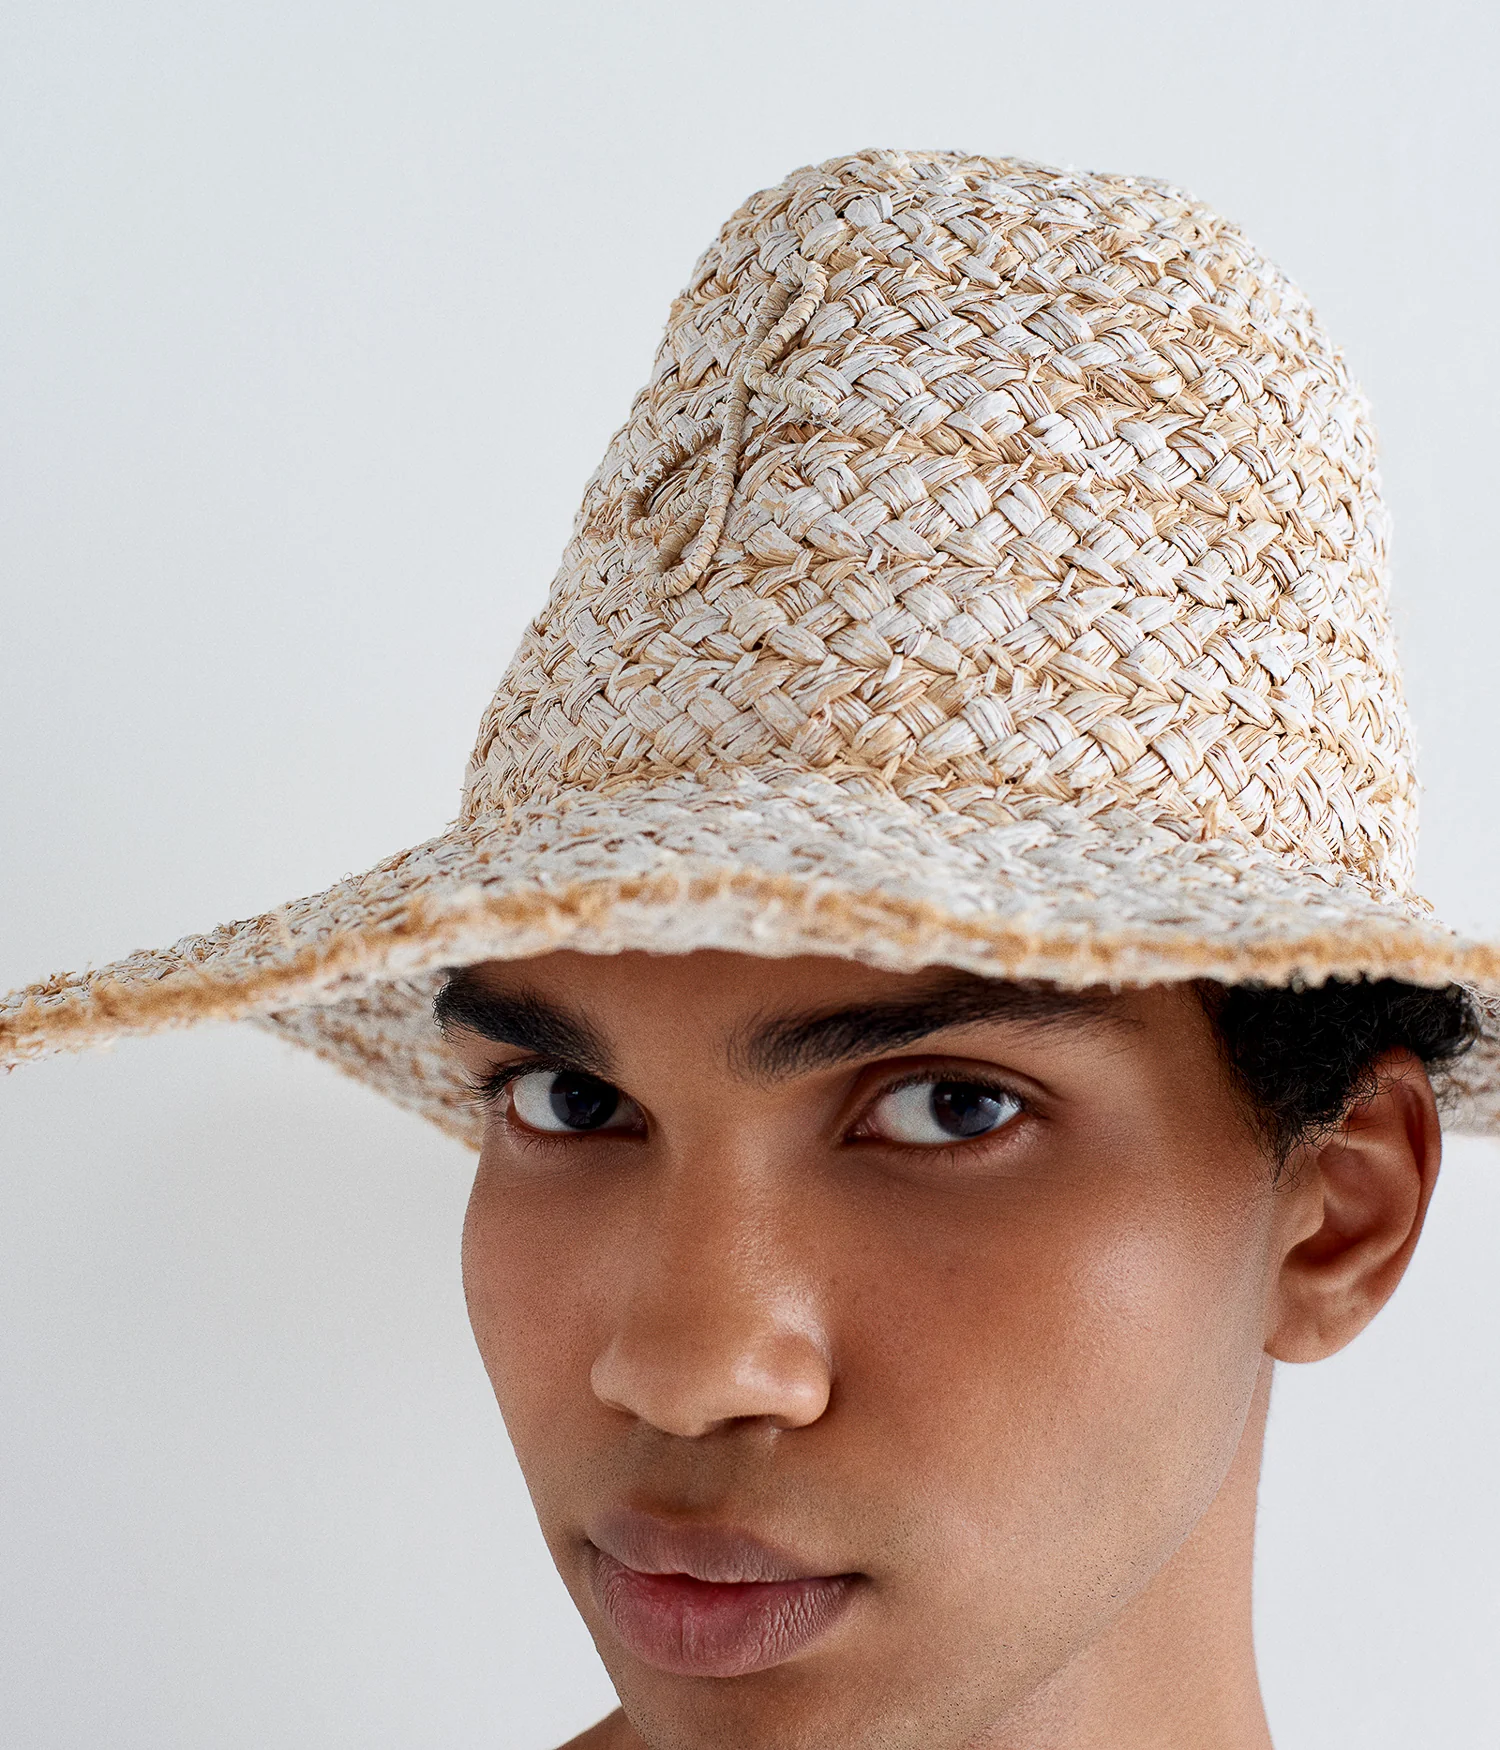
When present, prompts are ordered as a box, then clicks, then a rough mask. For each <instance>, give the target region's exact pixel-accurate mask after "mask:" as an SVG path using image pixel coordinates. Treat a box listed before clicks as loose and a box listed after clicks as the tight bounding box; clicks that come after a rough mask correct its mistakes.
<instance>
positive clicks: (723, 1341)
mask: <svg viewBox="0 0 1500 1750" xmlns="http://www.w3.org/2000/svg"><path fill="white" fill-rule="evenodd" d="M663 1213H664V1212H662V1211H660V1210H658V1211H657V1217H658V1219H657V1220H656V1221H655V1222H654V1223H653V1224H652V1227H653V1231H652V1233H651V1235H650V1237H649V1238H645V1236H643V1242H644V1243H642V1244H640V1245H639V1246H638V1247H637V1248H636V1255H635V1257H634V1259H633V1260H632V1268H631V1270H630V1271H629V1273H628V1275H627V1276H626V1278H625V1284H626V1285H625V1287H624V1291H623V1293H622V1296H621V1299H620V1302H619V1304H618V1305H617V1307H616V1309H615V1316H614V1320H613V1325H612V1329H611V1331H610V1335H609V1338H608V1341H607V1342H606V1344H605V1346H604V1347H603V1349H602V1350H601V1351H600V1353H599V1355H598V1357H597V1358H596V1360H595V1361H594V1364H593V1368H592V1371H591V1374H590V1382H591V1384H592V1386H593V1390H594V1395H595V1396H596V1397H597V1398H598V1399H599V1401H600V1402H601V1403H604V1404H607V1405H609V1407H610V1408H612V1409H616V1410H623V1411H624V1412H625V1413H626V1414H627V1415H630V1416H634V1417H636V1418H637V1419H638V1420H640V1421H642V1422H645V1423H648V1424H649V1425H650V1426H651V1427H653V1428H657V1429H659V1430H661V1431H662V1432H663V1433H666V1434H675V1435H680V1436H682V1437H684V1438H687V1439H693V1438H697V1437H699V1436H701V1435H704V1434H710V1433H712V1432H714V1431H715V1430H716V1429H719V1428H723V1427H725V1426H727V1425H728V1424H731V1423H743V1422H747V1421H751V1420H759V1421H764V1422H767V1423H770V1424H771V1425H773V1426H775V1427H777V1428H784V1429H790V1428H803V1427H806V1426H808V1425H809V1424H810V1423H813V1422H816V1421H817V1420H818V1419H819V1417H820V1416H822V1415H823V1413H824V1411H825V1410H826V1409H827V1408H828V1401H829V1395H830V1392H831V1389H832V1383H833V1381H832V1371H831V1367H830V1362H829V1358H828V1355H827V1352H826V1344H825V1342H824V1341H823V1338H822V1333H821V1332H820V1331H819V1329H818V1325H817V1320H816V1317H815V1315H814V1314H813V1312H812V1311H811V1296H810V1295H809V1294H807V1293H806V1292H799V1290H798V1288H797V1286H796V1285H795V1283H793V1282H789V1280H788V1277H789V1275H791V1274H792V1273H791V1272H790V1271H789V1269H788V1259H787V1258H786V1257H785V1256H784V1253H785V1250H786V1248H785V1247H784V1246H783V1245H782V1244H780V1243H779V1242H778V1241H777V1239H776V1237H775V1236H774V1235H773V1234H771V1233H770V1232H769V1231H768V1226H767V1223H766V1222H765V1221H764V1220H757V1219H756V1218H754V1217H753V1216H752V1217H749V1218H743V1217H742V1218H740V1219H735V1218H734V1217H733V1216H732V1215H730V1216H729V1217H728V1219H719V1220H716V1219H715V1218H714V1216H713V1214H712V1212H711V1211H709V1210H707V1209H706V1208H704V1207H702V1206H701V1205H699V1206H696V1207H693V1206H688V1207H683V1208H680V1209H677V1210H675V1211H673V1212H672V1213H671V1214H670V1215H669V1216H667V1218H666V1219H665V1220H663V1219H661V1217H662V1215H663Z"/></svg>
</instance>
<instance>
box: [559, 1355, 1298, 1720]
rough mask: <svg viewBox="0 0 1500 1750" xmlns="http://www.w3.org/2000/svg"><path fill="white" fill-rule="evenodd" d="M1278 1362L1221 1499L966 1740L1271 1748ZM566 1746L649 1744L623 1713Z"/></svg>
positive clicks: (1265, 1370) (1265, 1372)
mask: <svg viewBox="0 0 1500 1750" xmlns="http://www.w3.org/2000/svg"><path fill="white" fill-rule="evenodd" d="M1270 1401H1271V1363H1270V1362H1269V1361H1267V1362H1265V1363H1264V1364H1263V1366H1262V1369H1261V1377H1260V1382H1259V1384H1258V1386H1257V1388H1256V1393H1255V1399H1254V1402H1253V1404H1252V1405H1251V1409H1250V1414H1249V1416H1248V1417H1247V1418H1246V1422H1245V1431H1244V1434H1243V1435H1242V1436H1241V1438H1240V1444H1239V1449H1238V1451H1237V1452H1236V1454H1235V1458H1234V1462H1233V1464H1232V1465H1231V1466H1230V1469H1229V1474H1228V1476H1227V1477H1226V1478H1225V1479H1224V1483H1223V1486H1222V1487H1221V1488H1220V1490H1219V1492H1218V1494H1217V1495H1216V1496H1215V1497H1214V1501H1213V1504H1212V1505H1211V1506H1210V1507H1209V1509H1208V1511H1207V1512H1206V1513H1205V1514H1204V1516H1203V1517H1202V1519H1200V1520H1199V1521H1198V1524H1197V1526H1196V1527H1195V1528H1194V1530H1193V1532H1192V1534H1191V1536H1189V1538H1188V1539H1187V1541H1186V1542H1185V1543H1184V1544H1183V1545H1182V1547H1181V1548H1180V1549H1179V1550H1178V1551H1177V1553H1176V1554H1175V1555H1174V1556H1173V1557H1172V1559H1171V1560H1170V1561H1169V1562H1168V1563H1167V1564H1166V1566H1165V1567H1164V1568H1163V1569H1162V1570H1161V1572H1160V1573H1159V1574H1158V1575H1157V1576H1156V1578H1155V1579H1154V1580H1153V1581H1152V1582H1151V1584H1150V1585H1149V1586H1147V1587H1146V1589H1145V1590H1144V1591H1143V1592H1141V1593H1140V1594H1139V1595H1138V1596H1137V1597H1136V1598H1135V1599H1133V1600H1132V1601H1131V1603H1130V1604H1129V1605H1128V1606H1127V1607H1126V1608H1125V1610H1124V1611H1122V1612H1121V1614H1120V1615H1119V1616H1118V1617H1117V1618H1116V1619H1115V1621H1114V1622H1113V1623H1112V1624H1111V1625H1110V1627H1109V1628H1108V1629H1106V1630H1105V1631H1104V1633H1103V1634H1102V1635H1100V1636H1099V1637H1098V1638H1097V1639H1096V1640H1094V1641H1092V1642H1091V1643H1090V1644H1089V1645H1088V1646H1087V1647H1085V1648H1084V1650H1083V1651H1082V1652H1081V1653H1079V1654H1078V1655H1077V1656H1076V1657H1075V1658H1074V1659H1072V1660H1071V1661H1070V1662H1069V1663H1068V1664H1067V1665H1065V1666H1064V1667H1063V1668H1062V1670H1060V1671H1058V1672H1056V1673H1055V1674H1054V1675H1053V1676H1052V1677H1050V1678H1049V1679H1048V1680H1047V1682H1046V1683H1044V1684H1043V1685H1042V1686H1041V1688H1040V1689H1038V1690H1036V1691H1034V1692H1033V1693H1032V1694H1031V1695H1030V1696H1028V1697H1027V1699H1026V1700H1025V1701H1024V1702H1022V1703H1021V1705H1020V1706H1019V1707H1018V1708H1016V1709H1015V1710H1014V1711H1013V1712H1012V1713H1011V1714H1010V1715H1009V1716H1008V1717H1007V1718H1006V1719H1005V1720H1004V1721H1003V1722H1001V1723H1000V1724H999V1725H997V1726H996V1727H995V1728H994V1729H993V1730H991V1731H990V1732H988V1733H986V1734H985V1736H984V1737H983V1738H982V1739H980V1740H978V1741H976V1742H975V1743H973V1744H972V1745H971V1746H970V1747H969V1750H1272V1746H1271V1736H1270V1732H1269V1730H1268V1729H1267V1726H1266V1716H1265V1709H1264V1708H1263V1707H1262V1705H1261V1698H1260V1681H1259V1678H1258V1677H1257V1675H1256V1670H1255V1644H1254V1638H1253V1634H1252V1629H1251V1616H1250V1582H1251V1572H1252V1565H1253V1556H1254V1548H1255V1503H1256V1495H1257V1491H1258V1488H1259V1484H1260V1463H1261V1451H1262V1448H1263V1446H1264V1443H1265V1432H1266V1413H1267V1411H1268V1409H1269V1407H1270ZM564 1750H649V1747H648V1746H647V1745H646V1743H645V1740H644V1739H642V1738H641V1737H640V1736H639V1735H638V1734H637V1733H636V1732H635V1730H634V1729H633V1728H632V1727H631V1726H630V1724H629V1723H628V1721H627V1720H626V1719H625V1716H624V1715H623V1714H622V1713H614V1714H611V1715H610V1716H609V1718H608V1719H607V1720H601V1721H600V1722H599V1724H598V1725H597V1726H595V1727H594V1728H593V1729H592V1730H591V1731H588V1732H585V1733H584V1734H583V1735H582V1737H580V1738H576V1739H574V1740H573V1741H572V1743H571V1744H569V1745H566V1746H564Z"/></svg>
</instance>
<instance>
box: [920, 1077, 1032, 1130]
mask: <svg viewBox="0 0 1500 1750" xmlns="http://www.w3.org/2000/svg"><path fill="white" fill-rule="evenodd" d="M930 1104H931V1107H932V1116H933V1119H934V1120H935V1122H936V1123H937V1125H938V1126H939V1128H940V1129H943V1130H946V1131H947V1132H948V1134H949V1136H983V1135H984V1133H985V1132H986V1131H987V1130H993V1129H994V1128H995V1126H996V1125H997V1124H998V1123H999V1122H1000V1121H1001V1119H1002V1118H1004V1117H1006V1116H1007V1113H1008V1111H1009V1109H1010V1108H1011V1107H1012V1106H1014V1104H1015V1102H1014V1101H1013V1100H1010V1099H1007V1097H1006V1096H1005V1095H1003V1094H995V1093H991V1092H990V1090H989V1089H987V1088H976V1087H975V1086H974V1084H973V1083H972V1082H937V1083H935V1084H934V1086H933V1090H932V1094H931V1096H930Z"/></svg>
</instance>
